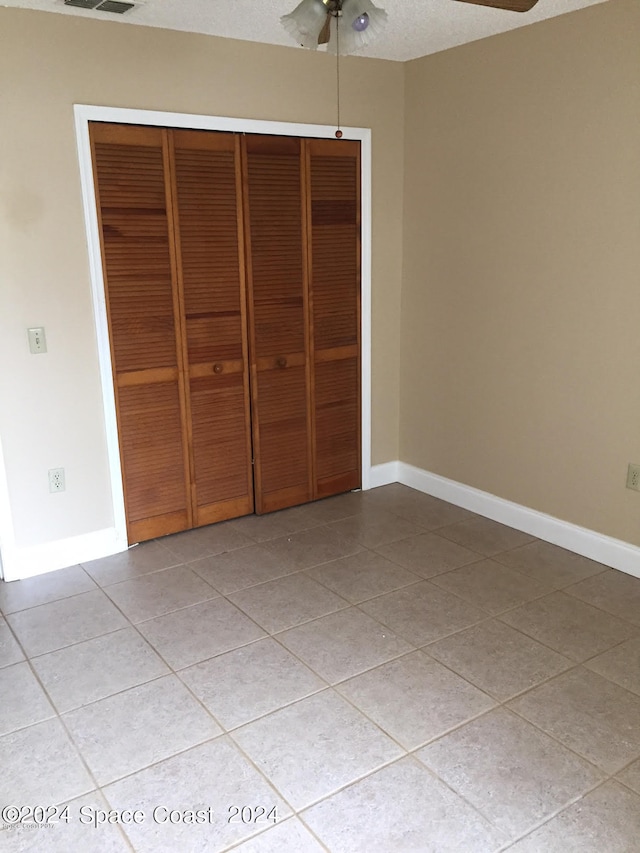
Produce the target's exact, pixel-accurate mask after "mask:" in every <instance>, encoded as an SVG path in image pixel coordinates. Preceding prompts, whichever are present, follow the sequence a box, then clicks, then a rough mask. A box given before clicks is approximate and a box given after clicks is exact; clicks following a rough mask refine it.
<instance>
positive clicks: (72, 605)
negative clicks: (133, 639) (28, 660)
mask: <svg viewBox="0 0 640 853" xmlns="http://www.w3.org/2000/svg"><path fill="white" fill-rule="evenodd" d="M7 622H8V623H9V624H10V625H11V627H12V629H13V631H14V633H15V634H16V636H17V637H18V640H20V642H21V643H22V646H23V647H24V649H25V651H26V653H27V654H28V655H41V654H44V653H45V652H51V651H53V650H54V649H61V648H63V647H64V646H70V645H71V644H72V643H80V642H82V641H83V640H88V639H90V638H91V637H98V636H100V635H101V634H106V633H108V632H109V631H116V630H117V629H118V628H124V627H125V626H126V625H127V620H126V619H125V618H124V616H123V615H122V613H120V612H119V611H118V610H117V609H116V608H115V607H114V605H113V604H112V603H111V602H110V601H109V599H108V598H107V596H106V595H105V594H104V592H102V590H99V589H97V590H95V591H94V592H84V593H82V594H81V595H74V596H73V597H72V598H63V599H61V600H60V601H52V602H51V603H50V604H41V605H39V606H38V607H32V608H31V609H30V610H22V611H20V613H13V614H11V615H9V616H8V617H7Z"/></svg>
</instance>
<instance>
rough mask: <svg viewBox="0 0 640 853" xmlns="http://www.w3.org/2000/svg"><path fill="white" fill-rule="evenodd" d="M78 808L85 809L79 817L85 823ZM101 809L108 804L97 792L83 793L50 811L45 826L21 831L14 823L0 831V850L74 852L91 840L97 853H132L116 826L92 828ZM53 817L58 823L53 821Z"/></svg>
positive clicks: (15, 852) (44, 852) (27, 852)
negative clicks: (53, 811)
mask: <svg viewBox="0 0 640 853" xmlns="http://www.w3.org/2000/svg"><path fill="white" fill-rule="evenodd" d="M80 809H83V810H84V811H83V812H82V819H83V820H88V821H89V823H88V824H84V823H82V822H81V820H80V818H81V812H80ZM100 810H101V811H107V812H108V810H109V806H108V805H107V801H106V800H105V798H104V797H103V796H102V794H100V792H99V791H91V792H89V793H88V794H83V795H82V796H81V797H78V798H77V799H73V800H70V801H68V802H66V803H64V804H63V805H61V806H60V810H59V811H58V812H57V813H55V814H54V813H52V812H49V814H50V815H51V822H50V823H48V824H47V826H46V828H38V829H29V828H25V829H24V830H22V831H21V830H20V827H19V826H13V827H12V828H11V830H10V831H8V832H3V833H2V835H0V838H1V839H2V841H1V842H0V843H1V844H2V851H3V853H76V851H85V850H88V849H89V846H88V845H89V844H90V843H92V844H93V845H96V846H94V847H93V850H95V851H97V850H98V849H99V853H131V847H130V846H129V844H128V843H127V841H126V839H125V837H124V835H123V834H122V832H121V831H120V829H119V828H118V827H117V826H115V825H113V824H107V823H103V824H101V825H100V827H99V829H94V827H93V824H92V823H91V818H92V817H93V816H94V815H97V814H98V813H99V811H100ZM66 818H68V820H66ZM54 820H57V821H58V822H57V823H53V821H54ZM0 832H2V830H0ZM95 833H97V837H96V835H95ZM92 836H93V838H92Z"/></svg>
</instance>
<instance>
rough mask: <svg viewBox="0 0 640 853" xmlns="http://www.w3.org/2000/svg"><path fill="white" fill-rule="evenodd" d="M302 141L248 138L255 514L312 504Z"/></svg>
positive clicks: (246, 177) (247, 222) (246, 175)
mask: <svg viewBox="0 0 640 853" xmlns="http://www.w3.org/2000/svg"><path fill="white" fill-rule="evenodd" d="M301 148H302V142H301V140H299V139H294V138H292V137H271V136H245V137H244V138H243V155H244V156H243V159H244V164H243V165H244V192H245V211H246V215H245V239H246V246H247V285H248V292H249V339H250V352H251V385H252V387H251V395H252V426H253V449H254V457H255V466H254V483H255V503H256V510H257V512H259V513H260V512H270V511H271V510H276V509H281V508H283V507H287V506H292V505H294V504H300V503H304V502H306V501H309V500H311V498H312V494H313V488H312V458H311V422H310V415H311V413H310V398H309V395H310V387H309V368H310V366H309V359H308V352H309V329H308V306H307V292H308V287H307V258H306V220H305V215H306V210H305V202H304V196H303V182H304V175H303V171H302V165H303V164H302V158H301Z"/></svg>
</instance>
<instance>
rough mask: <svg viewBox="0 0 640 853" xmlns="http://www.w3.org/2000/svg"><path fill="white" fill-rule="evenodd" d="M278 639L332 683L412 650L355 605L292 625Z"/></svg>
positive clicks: (407, 644) (403, 641)
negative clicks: (311, 620) (295, 626)
mask: <svg viewBox="0 0 640 853" xmlns="http://www.w3.org/2000/svg"><path fill="white" fill-rule="evenodd" d="M278 640H279V641H280V642H281V643H282V644H283V645H285V646H286V647H287V648H288V649H291V651H292V652H293V653H294V654H296V655H297V656H298V657H299V658H300V659H301V660H303V661H304V662H305V663H306V664H308V665H309V666H310V667H311V668H312V669H313V670H314V671H315V672H317V673H318V674H319V675H320V676H322V678H324V679H326V680H327V681H328V682H329V683H331V684H335V683H336V682H338V681H342V680H343V679H345V678H349V677H350V676H352V675H356V674H357V673H359V672H363V671H364V670H366V669H370V668H371V667H372V666H377V665H378V664H380V663H384V662H385V661H388V660H390V659H392V658H395V657H398V655H401V654H404V653H405V652H408V651H411V649H412V647H411V646H410V645H409V643H407V642H406V641H405V640H403V639H402V638H401V637H398V636H397V635H396V634H394V632H393V631H390V630H389V629H388V628H385V627H384V625H381V624H380V622H377V621H376V620H375V619H372V618H371V617H370V616H367V615H365V614H364V613H362V611H360V610H358V609H357V608H355V607H350V608H349V609H348V610H341V611H340V612H339V613H332V614H330V615H329V616H324V617H323V618H322V619H316V620H314V621H313V622H308V623H307V624H306V625H300V626H299V627H298V628H292V629H291V630H290V631H285V632H284V633H282V634H278Z"/></svg>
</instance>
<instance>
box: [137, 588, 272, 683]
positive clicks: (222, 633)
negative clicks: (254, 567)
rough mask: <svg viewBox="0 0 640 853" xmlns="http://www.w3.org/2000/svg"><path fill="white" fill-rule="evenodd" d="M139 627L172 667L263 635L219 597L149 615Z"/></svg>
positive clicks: (226, 650)
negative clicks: (160, 614) (173, 611)
mask: <svg viewBox="0 0 640 853" xmlns="http://www.w3.org/2000/svg"><path fill="white" fill-rule="evenodd" d="M139 629H140V631H141V632H142V634H144V636H145V637H146V638H147V640H149V642H150V643H151V645H152V646H153V647H154V648H155V649H157V650H158V652H159V653H160V654H161V655H162V657H163V658H164V659H165V660H166V661H167V663H168V664H169V666H171V667H173V669H182V668H183V667H185V666H190V665H191V664H194V663H198V662H199V661H202V660H206V659H207V658H210V657H213V656H214V655H219V654H222V652H228V651H230V650H231V649H235V648H238V646H244V645H246V644H247V643H251V642H252V641H253V640H257V639H259V638H260V637H264V631H263V630H262V628H259V627H258V626H257V625H256V623H255V622H253V621H252V620H251V619H249V617H248V616H245V614H244V613H242V612H241V611H240V610H238V608H237V607H234V605H233V604H230V602H228V601H226V600H225V599H222V598H214V599H213V600H212V601H205V602H204V603H203V604H194V606H193V607H187V608H186V609H185V610H176V611H175V613H168V614H167V615H166V616H160V617H158V618H157V619H150V620H149V621H148V622H142V623H140V625H139Z"/></svg>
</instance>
